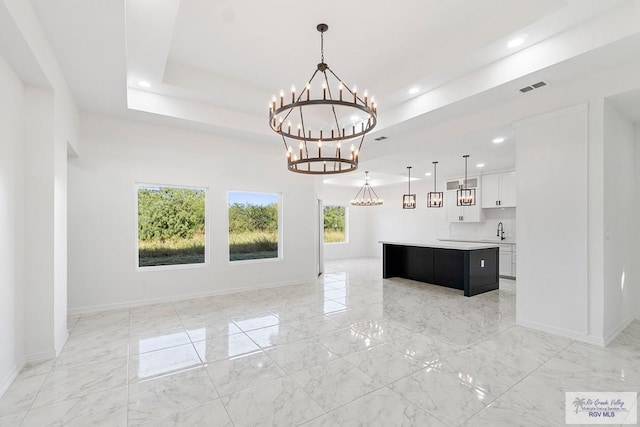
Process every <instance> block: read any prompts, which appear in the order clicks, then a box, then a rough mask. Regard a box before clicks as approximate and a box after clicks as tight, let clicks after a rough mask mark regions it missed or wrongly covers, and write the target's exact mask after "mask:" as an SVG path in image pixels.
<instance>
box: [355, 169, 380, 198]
mask: <svg viewBox="0 0 640 427" xmlns="http://www.w3.org/2000/svg"><path fill="white" fill-rule="evenodd" d="M358 197H360V198H358ZM382 203H384V202H383V200H382V199H381V198H379V197H378V195H377V194H376V192H375V190H374V189H373V187H371V186H370V185H369V171H366V172H365V173H364V185H363V186H362V188H360V190H359V191H358V192H357V193H356V196H355V197H354V198H353V200H351V204H352V205H353V206H380V205H381V204H382Z"/></svg>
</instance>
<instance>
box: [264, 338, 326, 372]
mask: <svg viewBox="0 0 640 427" xmlns="http://www.w3.org/2000/svg"><path fill="white" fill-rule="evenodd" d="M266 353H267V355H268V356H269V357H270V358H271V359H273V360H274V361H275V362H276V363H277V364H278V366H280V367H281V368H282V369H283V370H284V371H285V372H286V373H287V374H293V373H295V372H298V371H302V370H304V369H310V368H313V367H314V366H318V365H323V364H325V363H329V362H330V361H332V360H335V359H336V358H337V357H338V356H336V355H335V354H333V353H332V352H331V351H329V350H327V349H326V348H324V347H323V346H322V345H320V344H319V343H318V342H317V341H315V340H313V339H306V340H302V341H296V342H294V343H290V344H285V345H281V346H277V347H273V348H271V349H269V350H267V351H266Z"/></svg>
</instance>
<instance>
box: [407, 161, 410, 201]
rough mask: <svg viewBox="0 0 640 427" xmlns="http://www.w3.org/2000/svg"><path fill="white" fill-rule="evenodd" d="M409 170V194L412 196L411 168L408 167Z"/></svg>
mask: <svg viewBox="0 0 640 427" xmlns="http://www.w3.org/2000/svg"><path fill="white" fill-rule="evenodd" d="M407 169H409V194H411V166H407Z"/></svg>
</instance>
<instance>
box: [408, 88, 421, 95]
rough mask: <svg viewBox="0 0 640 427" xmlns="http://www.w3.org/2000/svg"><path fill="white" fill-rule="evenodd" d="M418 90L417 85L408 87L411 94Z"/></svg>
mask: <svg viewBox="0 0 640 427" xmlns="http://www.w3.org/2000/svg"><path fill="white" fill-rule="evenodd" d="M418 92H420V88H419V87H418V86H414V87H412V88H411V89H409V93H410V94H411V95H415V94H416V93H418Z"/></svg>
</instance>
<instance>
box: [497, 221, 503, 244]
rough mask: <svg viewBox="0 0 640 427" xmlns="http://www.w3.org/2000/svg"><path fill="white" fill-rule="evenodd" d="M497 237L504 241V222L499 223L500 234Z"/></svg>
mask: <svg viewBox="0 0 640 427" xmlns="http://www.w3.org/2000/svg"><path fill="white" fill-rule="evenodd" d="M496 236H498V237H499V238H500V240H504V239H505V237H504V225H503V224H502V222H499V223H498V234H496Z"/></svg>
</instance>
